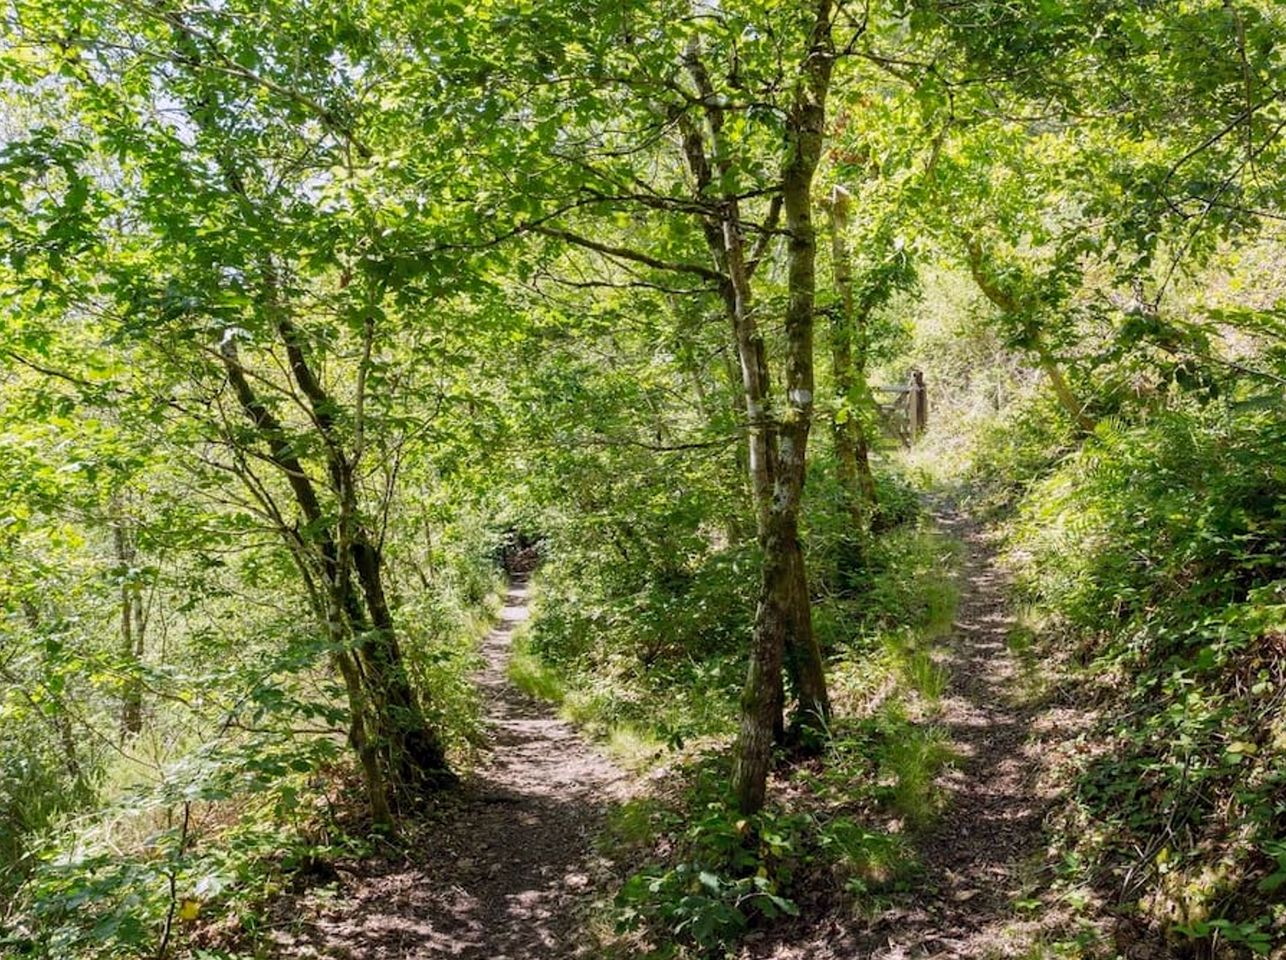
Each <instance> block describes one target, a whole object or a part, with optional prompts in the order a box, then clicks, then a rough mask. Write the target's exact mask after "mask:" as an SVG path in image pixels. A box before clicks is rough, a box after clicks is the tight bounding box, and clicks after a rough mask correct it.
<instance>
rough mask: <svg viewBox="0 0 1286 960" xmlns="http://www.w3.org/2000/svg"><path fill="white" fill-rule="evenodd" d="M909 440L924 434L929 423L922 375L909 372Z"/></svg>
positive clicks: (916, 372) (927, 402) (916, 371)
mask: <svg viewBox="0 0 1286 960" xmlns="http://www.w3.org/2000/svg"><path fill="white" fill-rule="evenodd" d="M910 407H911V410H910V412H911V438H912V439H915V438H916V437H919V436H920V434H922V433H923V432H924V428H925V426H926V425H927V424H928V421H929V395H928V393H927V392H926V391H925V389H924V373H923V372H922V371H920V370H912V371H911V405H910Z"/></svg>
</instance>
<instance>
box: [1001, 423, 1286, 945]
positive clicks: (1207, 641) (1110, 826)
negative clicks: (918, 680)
mask: <svg viewBox="0 0 1286 960" xmlns="http://www.w3.org/2000/svg"><path fill="white" fill-rule="evenodd" d="M1284 444H1286V429H1284V428H1283V422H1282V420H1281V419H1280V418H1279V417H1278V416H1277V415H1276V414H1275V413H1270V412H1265V413H1262V414H1260V415H1257V416H1251V415H1248V413H1247V411H1246V410H1244V409H1237V410H1236V416H1233V405H1232V403H1231V402H1228V403H1214V404H1208V405H1205V406H1201V405H1198V404H1195V403H1189V404H1178V405H1175V406H1174V407H1173V408H1171V409H1167V410H1163V411H1159V412H1154V413H1152V414H1151V415H1149V416H1147V417H1145V418H1143V419H1140V420H1138V421H1135V422H1111V421H1109V422H1104V423H1101V424H1100V425H1099V427H1098V429H1097V430H1096V432H1095V434H1094V436H1092V437H1090V438H1089V439H1088V440H1087V441H1086V443H1085V444H1084V446H1083V448H1082V449H1081V450H1080V451H1079V452H1078V453H1077V454H1075V455H1072V456H1068V457H1065V458H1064V459H1062V460H1061V462H1058V463H1057V465H1056V466H1054V467H1053V468H1052V469H1047V470H1046V471H1044V472H1043V475H1042V476H1041V477H1040V478H1039V479H1037V480H1036V482H1035V483H1034V484H1033V485H1032V486H1031V488H1030V490H1029V491H1028V492H1027V493H1026V494H1025V496H1023V497H1022V499H1021V501H1020V505H1019V508H1018V512H1017V515H1016V518H1015V521H1014V522H1013V524H1012V527H1011V533H1010V538H1009V544H1010V554H1011V558H1012V560H1013V564H1014V566H1015V568H1016V569H1017V570H1018V571H1019V572H1020V574H1021V583H1022V586H1023V588H1024V589H1025V592H1026V594H1027V596H1028V599H1029V601H1030V603H1031V605H1032V610H1033V611H1034V613H1035V615H1036V619H1037V620H1039V621H1043V622H1044V624H1045V626H1044V628H1043V630H1042V631H1041V633H1040V635H1035V636H1019V637H1017V638H1016V642H1017V643H1018V644H1019V646H1027V647H1031V648H1033V649H1035V650H1040V649H1042V648H1044V649H1046V650H1051V649H1056V648H1061V649H1062V650H1064V651H1071V652H1072V654H1073V656H1074V659H1075V660H1076V661H1077V662H1078V663H1079V665H1080V666H1079V673H1080V675H1081V677H1082V678H1083V679H1086V680H1088V681H1090V682H1091V684H1092V689H1093V690H1094V691H1095V693H1094V696H1096V697H1097V698H1098V700H1099V701H1100V706H1101V707H1102V715H1103V717H1104V720H1103V721H1102V723H1101V725H1100V727H1099V729H1098V730H1097V731H1096V732H1095V735H1094V743H1095V749H1094V750H1092V751H1088V754H1087V756H1086V757H1084V758H1083V759H1082V760H1081V761H1080V762H1079V763H1078V764H1077V765H1076V767H1075V769H1074V770H1073V772H1072V774H1071V776H1070V779H1069V782H1068V783H1067V789H1068V791H1069V795H1070V801H1069V804H1068V806H1067V808H1066V810H1065V811H1064V816H1063V817H1062V819H1061V821H1060V822H1059V824H1058V827H1059V833H1058V837H1057V842H1058V849H1059V851H1060V855H1061V863H1062V868H1061V873H1062V876H1063V880H1064V882H1065V884H1067V885H1069V886H1072V885H1076V884H1081V883H1090V884H1092V885H1094V886H1095V887H1097V888H1098V890H1099V891H1100V894H1101V896H1102V897H1103V898H1104V899H1106V900H1107V901H1108V902H1109V903H1118V904H1120V908H1119V909H1121V910H1123V911H1124V912H1125V914H1126V915H1127V916H1134V917H1137V918H1138V921H1139V922H1140V923H1147V924H1149V925H1150V926H1152V928H1153V929H1154V930H1156V931H1158V932H1159V933H1160V934H1161V935H1163V936H1164V938H1165V939H1166V941H1167V943H1168V944H1169V946H1168V949H1170V950H1173V951H1175V953H1176V955H1180V956H1202V957H1210V956H1225V955H1226V956H1238V955H1244V954H1247V953H1255V954H1266V953H1268V952H1269V951H1270V950H1271V949H1272V948H1273V946H1274V945H1280V944H1282V943H1286V902H1284V901H1283V893H1284V892H1286V707H1284V703H1286V666H1284V665H1286V551H1284V550H1283V543H1284V542H1286V501H1283V499H1282V496H1281V491H1282V490H1283V489H1284V488H1286V462H1284V461H1283V459H1282V456H1281V451H1282V450H1283V449H1286V446H1284Z"/></svg>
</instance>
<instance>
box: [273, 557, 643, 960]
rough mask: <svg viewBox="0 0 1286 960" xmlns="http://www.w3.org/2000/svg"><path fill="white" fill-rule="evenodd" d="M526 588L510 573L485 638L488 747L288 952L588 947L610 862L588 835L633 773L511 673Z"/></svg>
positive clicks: (308, 915)
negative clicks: (590, 916)
mask: <svg viewBox="0 0 1286 960" xmlns="http://www.w3.org/2000/svg"><path fill="white" fill-rule="evenodd" d="M527 603H528V588H527V585H526V584H525V583H524V582H522V581H517V580H516V581H515V582H514V583H513V584H512V585H511V586H510V589H509V591H508V594H507V596H506V598H505V606H504V609H503V610H502V611H501V613H500V622H499V623H498V624H497V625H496V627H495V628H494V629H493V630H492V631H491V632H490V634H489V635H488V636H487V638H486V640H485V641H484V643H483V645H482V655H483V658H484V660H485V661H486V666H485V668H484V670H483V671H482V672H481V673H480V674H479V675H478V676H477V678H476V679H477V682H478V684H479V687H480V689H481V691H482V696H483V699H484V703H485V710H486V716H487V721H488V725H489V727H490V733H489V739H490V746H491V753H490V756H489V758H488V760H487V761H486V762H485V763H484V764H483V765H482V766H481V767H480V768H479V769H478V770H476V771H475V772H474V773H473V774H472V775H471V776H470V777H469V778H468V779H467V780H466V782H465V783H464V784H463V785H462V786H461V787H460V788H459V789H458V790H456V791H453V792H452V793H450V794H447V795H444V796H443V797H442V799H441V801H440V802H439V803H438V805H437V809H436V811H435V814H434V819H433V821H432V824H431V826H430V827H429V828H428V829H427V830H426V833H425V835H424V836H423V837H422V838H418V837H417V838H416V842H415V843H414V844H412V846H413V847H414V850H415V852H414V854H413V856H412V857H411V858H410V859H408V860H406V861H401V862H389V863H384V864H382V865H377V866H376V868H375V869H372V868H371V867H370V865H369V864H367V865H365V866H364V867H363V873H362V875H360V876H356V875H352V876H346V875H344V874H343V873H341V880H340V883H339V889H338V891H337V893H336V894H335V895H334V896H333V897H331V898H329V899H326V900H321V899H317V898H313V897H307V898H305V900H304V901H303V902H302V903H301V904H300V906H301V907H303V908H304V910H305V914H304V915H303V916H300V917H297V918H294V923H293V927H294V930H293V931H292V933H291V934H290V936H289V942H288V943H287V942H285V940H286V938H285V937H283V938H282V940H283V942H282V950H281V952H280V955H281V956H288V957H335V958H346V960H394V958H397V960H420V958H429V957H464V958H479V960H480V958H487V960H530V958H546V957H549V958H563V957H578V956H584V955H587V951H588V950H589V948H590V946H591V940H590V938H589V937H587V936H585V935H584V931H583V925H582V921H583V912H584V911H583V908H584V907H585V905H586V903H585V901H586V900H587V899H588V897H589V895H590V894H591V893H592V892H593V890H594V889H595V887H596V886H598V885H599V882H600V881H601V879H602V876H601V874H602V871H603V870H605V869H606V865H605V864H604V863H602V862H601V861H600V860H599V859H598V858H597V857H596V856H595V854H594V852H593V847H592V840H593V837H594V834H595V832H596V831H597V828H598V826H599V823H600V820H601V816H602V813H603V811H604V809H605V807H606V805H607V804H608V803H609V802H610V801H611V800H612V799H614V798H619V797H620V796H622V795H623V794H624V791H625V788H626V783H627V779H626V777H625V775H624V774H623V773H622V772H621V771H620V770H618V769H617V768H616V767H614V766H613V765H612V764H611V763H610V762H608V761H607V760H606V759H605V758H604V757H603V756H601V755H600V754H599V753H598V752H597V751H595V750H594V748H593V747H591V746H590V745H589V744H587V743H586V742H585V741H584V740H583V739H582V738H581V737H579V736H578V735H577V734H576V732H575V731H574V730H573V729H572V728H571V727H570V726H569V725H568V724H566V723H564V722H563V721H562V720H559V719H557V718H556V717H555V716H554V715H553V713H552V712H551V710H550V708H549V707H548V706H547V705H545V704H542V703H538V702H536V701H533V700H531V699H529V698H528V697H526V696H525V695H524V694H522V693H521V692H520V691H519V690H517V689H516V688H515V687H514V686H513V685H512V684H510V683H509V682H508V679H507V677H506V674H505V665H506V663H507V662H508V658H509V649H510V642H511V640H512V635H513V632H514V629H515V628H516V627H517V625H518V624H519V623H521V622H522V621H523V620H525V619H526V617H527Z"/></svg>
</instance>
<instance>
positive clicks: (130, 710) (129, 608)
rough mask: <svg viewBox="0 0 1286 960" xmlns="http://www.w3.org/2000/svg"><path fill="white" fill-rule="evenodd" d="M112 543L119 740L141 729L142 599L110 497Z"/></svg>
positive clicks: (129, 542) (123, 526)
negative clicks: (120, 671)
mask: <svg viewBox="0 0 1286 960" xmlns="http://www.w3.org/2000/svg"><path fill="white" fill-rule="evenodd" d="M112 507H113V513H114V514H115V517H114V521H113V525H112V545H113V547H114V548H115V554H116V557H115V559H116V563H117V566H118V567H119V569H120V579H121V590H120V637H121V662H122V664H123V665H124V667H123V668H124V671H125V678H124V680H123V682H122V688H121V741H122V742H124V741H126V740H129V739H132V738H133V737H136V736H138V735H139V733H140V732H142V730H143V684H142V679H141V678H140V677H139V676H138V667H139V663H140V660H141V659H142V656H143V651H144V646H143V631H144V622H143V601H142V598H141V597H140V596H139V592H138V585H137V584H136V583H134V582H133V576H132V571H133V569H134V561H135V559H136V558H137V552H138V551H137V549H136V548H135V546H134V538H133V537H132V536H131V533H130V530H129V521H128V520H127V518H126V517H125V509H124V506H123V504H122V503H121V501H120V499H119V498H116V499H114V500H113V504H112Z"/></svg>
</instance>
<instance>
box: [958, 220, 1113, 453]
mask: <svg viewBox="0 0 1286 960" xmlns="http://www.w3.org/2000/svg"><path fill="white" fill-rule="evenodd" d="M963 239H964V244H965V252H966V255H967V258H968V262H969V273H970V274H971V275H972V276H973V280H974V283H976V284H977V285H978V289H979V290H981V291H982V294H983V296H985V297H986V298H987V299H988V300H990V301H991V302H992V303H993V304H994V305H995V306H997V307H999V308H1000V310H1001V312H1002V313H1007V314H1010V315H1012V316H1015V317H1020V318H1021V317H1022V316H1023V315H1024V314H1026V313H1030V310H1029V309H1026V308H1028V307H1030V304H1028V303H1026V302H1024V301H1023V300H1022V299H1020V297H1019V296H1018V295H1016V294H1015V293H1013V292H1012V291H1011V290H1006V289H1004V288H1003V287H1002V286H1001V285H1000V284H999V283H997V282H996V280H995V279H994V278H993V277H992V276H990V275H988V273H987V271H986V270H985V269H984V264H983V255H982V245H981V244H980V243H979V242H978V238H977V237H975V236H974V235H973V234H970V233H966V234H965V235H964V238H963ZM1027 327H1028V330H1027V334H1028V344H1027V346H1028V348H1029V349H1030V350H1031V351H1032V352H1033V353H1034V354H1035V355H1036V363H1037V365H1038V366H1039V367H1040V369H1041V370H1042V371H1043V372H1044V374H1045V376H1046V377H1047V378H1049V384H1050V386H1051V387H1052V388H1053V390H1054V396H1056V397H1057V398H1058V402H1059V404H1060V405H1061V406H1062V408H1063V410H1064V411H1066V413H1067V415H1068V416H1069V417H1070V418H1071V420H1072V422H1073V423H1074V424H1076V428H1077V429H1078V430H1079V431H1080V432H1081V433H1093V431H1094V426H1095V424H1094V421H1093V419H1091V417H1090V416H1089V414H1087V413H1086V412H1085V405H1084V404H1083V403H1081V402H1080V401H1079V400H1077V399H1076V394H1075V393H1073V392H1072V388H1071V386H1070V385H1068V383H1067V378H1066V377H1064V376H1063V371H1062V370H1060V369H1059V367H1058V363H1057V362H1056V361H1055V360H1054V357H1053V355H1052V354H1051V353H1050V352H1049V349H1048V348H1047V347H1046V346H1045V345H1044V343H1042V342H1041V336H1040V331H1039V329H1037V328H1036V327H1035V325H1034V324H1032V323H1031V322H1030V321H1029V322H1028V323H1027Z"/></svg>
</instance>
